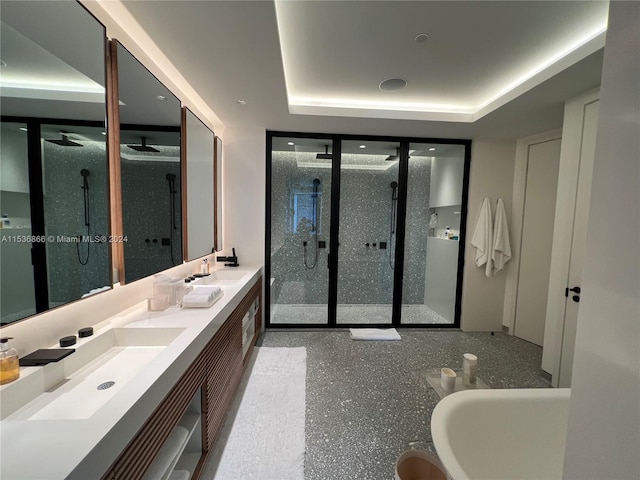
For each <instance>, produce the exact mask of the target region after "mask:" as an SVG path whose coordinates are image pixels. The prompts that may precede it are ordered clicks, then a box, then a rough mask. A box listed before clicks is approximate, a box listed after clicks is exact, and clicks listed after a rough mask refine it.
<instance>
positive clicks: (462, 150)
mask: <svg viewBox="0 0 640 480" xmlns="http://www.w3.org/2000/svg"><path fill="white" fill-rule="evenodd" d="M331 137H332V138H331V141H328V139H327V138H326V137H324V138H323V137H322V136H318V137H317V138H314V137H313V136H308V137H307V136H302V135H299V134H298V135H296V134H291V135H287V134H279V133H268V135H267V143H268V145H269V146H270V148H269V155H268V166H267V172H268V185H267V187H268V190H267V192H268V202H267V203H268V205H269V209H270V210H269V216H268V218H267V224H268V225H267V232H268V233H267V235H268V237H267V247H268V250H267V251H268V257H267V258H266V260H265V263H266V272H267V275H268V277H269V278H270V281H269V282H268V286H267V290H268V295H269V297H268V299H269V306H268V309H269V315H268V322H269V323H268V324H269V325H272V326H294V325H295V326H298V325H316V326H318V325H320V326H321V325H328V326H350V325H358V324H375V325H379V326H384V325H388V326H391V325H425V324H428V325H442V326H455V325H456V322H457V318H458V317H457V315H458V313H457V312H459V296H458V292H459V287H458V278H459V275H458V271H459V269H458V266H459V264H460V263H459V258H460V249H459V246H460V245H461V243H462V242H459V241H458V240H452V239H444V238H438V236H442V235H441V233H442V232H440V228H439V227H440V225H437V226H433V225H430V220H431V218H432V217H434V218H439V222H440V223H442V224H443V225H444V224H445V222H446V225H447V226H451V227H452V228H453V229H454V230H456V231H457V233H458V235H456V236H455V238H457V239H462V240H463V239H464V232H462V231H461V226H462V225H463V223H462V221H463V218H464V212H465V208H463V205H462V204H463V197H462V190H463V189H462V186H463V183H464V182H463V178H464V166H465V165H466V164H467V163H466V162H468V148H469V146H468V142H467V143H465V142H463V141H460V142H454V141H447V140H445V141H443V142H442V143H438V142H432V143H426V142H425V143H413V142H410V141H408V140H404V139H396V138H380V137H376V138H372V137H354V136H347V135H345V136H339V135H335V136H331ZM336 182H339V183H336ZM442 228H444V227H442ZM301 245H302V248H301Z"/></svg>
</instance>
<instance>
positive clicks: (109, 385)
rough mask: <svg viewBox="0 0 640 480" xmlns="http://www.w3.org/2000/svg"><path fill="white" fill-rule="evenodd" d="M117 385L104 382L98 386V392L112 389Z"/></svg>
mask: <svg viewBox="0 0 640 480" xmlns="http://www.w3.org/2000/svg"><path fill="white" fill-rule="evenodd" d="M115 384H116V382H104V383H101V384H100V385H98V390H106V389H107V388H111V387H113V386H114V385H115Z"/></svg>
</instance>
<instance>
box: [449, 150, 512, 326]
mask: <svg viewBox="0 0 640 480" xmlns="http://www.w3.org/2000/svg"><path fill="white" fill-rule="evenodd" d="M515 155H516V141H515V140H492V139H476V140H474V141H473V144H472V148H471V171H470V178H469V202H468V205H469V208H468V211H467V234H466V239H465V259H464V280H463V282H462V315H461V319H460V326H461V328H462V330H464V331H466V332H468V331H501V330H502V312H503V304H504V289H505V278H506V275H505V271H504V270H503V271H501V272H500V273H499V274H498V276H496V277H492V278H487V277H486V276H485V273H484V266H483V267H482V268H478V267H476V265H475V261H474V260H475V254H476V252H475V248H473V247H472V246H471V238H472V237H473V232H474V230H475V227H476V223H477V221H478V216H479V215H480V208H481V207H482V199H483V198H484V197H489V199H490V200H491V209H492V214H493V213H495V208H496V202H497V199H498V197H502V199H503V200H504V203H505V209H506V212H507V218H511V217H510V215H511V197H512V192H513V172H514V159H515ZM508 268H509V263H507V264H506V267H505V269H508Z"/></svg>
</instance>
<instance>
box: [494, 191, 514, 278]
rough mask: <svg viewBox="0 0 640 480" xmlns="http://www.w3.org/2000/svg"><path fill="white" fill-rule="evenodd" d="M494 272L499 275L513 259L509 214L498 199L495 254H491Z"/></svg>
mask: <svg viewBox="0 0 640 480" xmlns="http://www.w3.org/2000/svg"><path fill="white" fill-rule="evenodd" d="M491 259H492V260H493V265H494V271H493V274H494V275H497V274H498V272H499V271H500V270H502V269H503V268H504V264H505V263H507V262H508V261H509V260H510V259H511V243H510V242H509V227H508V226H507V213H506V212H505V209H504V202H503V201H502V199H501V198H499V199H498V206H497V207H496V224H495V226H494V229H493V252H492V253H491Z"/></svg>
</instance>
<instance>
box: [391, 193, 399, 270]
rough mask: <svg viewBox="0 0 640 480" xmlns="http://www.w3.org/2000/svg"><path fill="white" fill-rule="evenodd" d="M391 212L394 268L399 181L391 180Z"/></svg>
mask: <svg viewBox="0 0 640 480" xmlns="http://www.w3.org/2000/svg"><path fill="white" fill-rule="evenodd" d="M389 186H390V187H391V212H390V214H389V266H390V267H391V270H393V258H392V255H393V252H394V248H393V238H394V237H395V233H396V214H397V210H398V182H395V181H394V182H391V183H390V184H389Z"/></svg>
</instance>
